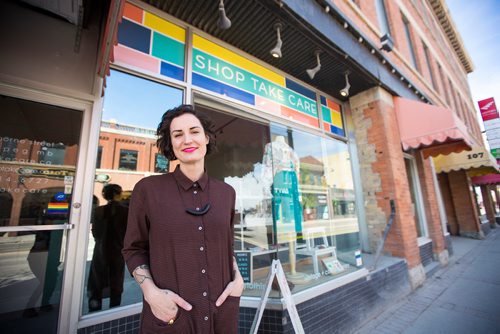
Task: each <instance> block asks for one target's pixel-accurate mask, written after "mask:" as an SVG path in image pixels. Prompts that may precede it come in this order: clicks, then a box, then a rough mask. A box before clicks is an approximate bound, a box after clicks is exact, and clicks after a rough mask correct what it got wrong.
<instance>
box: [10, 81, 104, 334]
mask: <svg viewBox="0 0 500 334" xmlns="http://www.w3.org/2000/svg"><path fill="white" fill-rule="evenodd" d="M0 94H2V95H5V96H10V97H14V98H19V99H23V100H27V101H34V102H39V103H44V104H49V105H53V106H58V107H63V108H68V109H73V110H76V111H81V112H82V124H81V130H80V142H79V150H78V158H77V164H76V173H75V179H74V183H73V192H72V202H71V205H72V208H71V210H70V217H69V223H70V224H72V226H73V228H72V229H71V230H68V231H67V238H66V245H64V246H63V247H65V249H66V252H65V254H64V258H65V261H64V271H63V272H64V274H63V281H62V288H61V300H60V307H59V318H58V333H61V334H63V333H64V334H65V333H76V326H77V322H78V317H79V314H80V309H81V302H80V300H81V295H82V292H81V291H80V290H82V289H81V287H82V286H83V285H82V282H81V281H82V280H83V276H84V274H85V273H84V261H82V259H84V258H85V255H86V251H85V249H86V247H79V245H86V239H87V238H88V226H87V225H88V224H87V223H86V222H88V221H89V219H90V213H91V208H92V203H91V202H92V201H91V196H85V195H84V194H88V193H89V191H90V192H92V187H93V182H85V181H86V180H89V177H90V178H91V179H92V180H93V178H94V176H93V167H94V165H95V158H96V154H89V152H92V151H91V150H89V147H93V146H92V145H93V144H94V142H95V141H97V140H98V135H99V133H98V131H99V126H98V124H97V126H96V125H94V126H92V124H91V118H92V117H91V116H92V114H94V113H96V110H99V108H96V107H95V103H94V102H93V101H85V100H81V99H77V98H72V97H65V96H61V95H56V94H53V93H48V92H42V91H37V90H33V89H27V88H22V87H18V86H14V85H9V84H5V83H0ZM96 100H97V101H100V100H102V99H96ZM93 106H94V108H93ZM98 112H100V111H98ZM98 117H100V115H99V116H98ZM40 126H43V124H40ZM96 128H97V132H96V134H94V132H95V129H96ZM93 130H94V131H93ZM82 252H83V254H82ZM82 268H83V270H82Z"/></svg>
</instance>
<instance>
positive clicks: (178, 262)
mask: <svg viewBox="0 0 500 334" xmlns="http://www.w3.org/2000/svg"><path fill="white" fill-rule="evenodd" d="M235 198H236V194H235V191H234V189H233V188H232V187H231V186H229V185H228V184H226V183H224V182H221V181H219V180H216V179H212V178H209V177H208V175H207V173H204V174H203V176H202V177H201V178H200V179H199V180H198V181H197V182H192V181H191V180H190V179H188V178H187V177H186V176H185V175H184V174H183V173H182V172H181V170H180V168H179V167H177V168H176V169H175V171H174V172H173V173H169V174H165V175H155V176H150V177H146V178H144V179H142V180H141V181H139V182H138V183H137V184H136V186H135V188H134V191H133V193H132V198H131V202H130V208H129V216H128V224H127V232H126V235H125V242H124V248H123V251H122V253H123V257H124V259H125V262H126V263H127V267H128V269H129V271H130V272H131V273H132V272H133V270H134V269H135V268H137V267H138V266H139V265H142V264H147V265H149V268H150V271H151V275H152V278H153V281H154V283H155V284H156V286H158V288H160V289H169V290H171V291H173V292H175V293H177V294H178V295H179V296H181V297H182V298H184V299H185V300H186V301H187V302H188V303H190V304H191V305H192V306H193V309H192V310H191V311H186V310H184V309H182V308H180V307H179V313H178V316H177V319H176V320H175V322H174V323H173V324H172V325H168V324H167V323H166V322H164V321H162V320H160V319H157V318H156V317H155V316H154V315H153V313H152V312H151V308H150V307H149V305H148V303H147V302H146V301H145V300H143V310H142V314H141V327H140V333H143V334H146V333H147V334H149V333H155V334H156V333H176V334H184V333H185V334H219V333H220V334H232V333H237V329H238V315H239V300H240V298H239V297H231V296H229V297H228V298H227V299H226V301H225V302H224V304H222V305H221V306H219V307H216V306H215V301H216V300H217V298H218V297H219V296H220V294H221V293H222V291H224V289H225V287H226V285H227V284H228V283H229V282H231V281H232V280H233V238H234V236H233V232H234V229H233V221H234V219H233V218H234V204H235ZM207 203H209V204H210V209H209V211H208V212H207V213H206V214H205V215H202V216H194V215H191V214H189V213H187V212H186V208H190V209H194V210H197V209H198V210H201V209H202V208H203V207H204V206H205V205H206V204H207Z"/></svg>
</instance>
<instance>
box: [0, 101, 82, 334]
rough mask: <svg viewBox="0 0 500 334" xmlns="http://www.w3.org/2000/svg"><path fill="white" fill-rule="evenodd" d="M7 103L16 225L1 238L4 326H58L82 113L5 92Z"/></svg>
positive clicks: (0, 220)
mask: <svg viewBox="0 0 500 334" xmlns="http://www.w3.org/2000/svg"><path fill="white" fill-rule="evenodd" d="M0 109H1V110H2V111H4V112H3V114H2V121H1V122H0V152H1V153H0V226H2V227H3V226H9V227H13V228H14V229H11V230H10V231H9V232H5V233H3V235H2V238H1V240H0V268H1V269H2V270H1V273H0V326H1V327H2V329H4V331H7V332H9V333H28V332H30V333H31V332H34V331H38V332H41V333H42V332H43V333H55V332H56V331H57V320H58V314H59V303H60V296H61V293H60V292H61V284H62V278H63V270H64V268H63V264H64V256H65V253H64V247H63V245H64V244H65V232H64V231H63V230H54V229H55V228H59V227H60V226H54V225H63V224H65V223H68V219H69V216H70V208H71V206H70V204H71V198H72V193H73V178H74V175H75V169H76V160H77V156H78V148H79V147H78V146H79V145H78V144H79V140H80V127H81V121H82V113H81V112H80V111H75V110H70V109H66V108H61V107H57V106H52V105H47V104H42V103H38V102H32V101H26V100H22V99H17V98H12V97H7V96H3V95H0ZM40 124H43V126H40ZM25 226H32V227H33V229H37V228H43V229H44V230H31V231H21V228H19V230H17V231H16V229H15V228H16V227H25ZM49 229H52V230H49Z"/></svg>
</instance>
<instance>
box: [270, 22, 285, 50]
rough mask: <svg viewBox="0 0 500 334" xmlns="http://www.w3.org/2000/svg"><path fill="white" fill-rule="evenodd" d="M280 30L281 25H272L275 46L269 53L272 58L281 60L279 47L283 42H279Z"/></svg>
mask: <svg viewBox="0 0 500 334" xmlns="http://www.w3.org/2000/svg"><path fill="white" fill-rule="evenodd" d="M282 28H283V27H282V26H281V23H276V24H275V25H274V29H276V46H275V47H274V48H273V49H272V50H271V51H270V52H271V55H272V56H273V57H274V58H281V45H282V44H283V41H282V40H281V34H280V31H281V29H282Z"/></svg>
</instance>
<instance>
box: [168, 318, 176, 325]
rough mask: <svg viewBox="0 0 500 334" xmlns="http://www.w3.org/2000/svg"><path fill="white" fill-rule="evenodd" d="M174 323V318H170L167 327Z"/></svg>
mask: <svg viewBox="0 0 500 334" xmlns="http://www.w3.org/2000/svg"><path fill="white" fill-rule="evenodd" d="M174 322H175V318H172V319H170V320H169V321H168V322H167V324H169V325H173V324H174Z"/></svg>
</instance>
